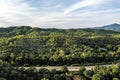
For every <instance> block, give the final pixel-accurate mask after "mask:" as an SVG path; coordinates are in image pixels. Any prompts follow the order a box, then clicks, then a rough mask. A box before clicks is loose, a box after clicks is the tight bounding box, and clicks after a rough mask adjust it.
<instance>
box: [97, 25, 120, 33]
mask: <svg viewBox="0 0 120 80" xmlns="http://www.w3.org/2000/svg"><path fill="white" fill-rule="evenodd" d="M95 29H104V30H113V31H120V24H117V23H114V24H111V25H106V26H102V27H96V28H95Z"/></svg>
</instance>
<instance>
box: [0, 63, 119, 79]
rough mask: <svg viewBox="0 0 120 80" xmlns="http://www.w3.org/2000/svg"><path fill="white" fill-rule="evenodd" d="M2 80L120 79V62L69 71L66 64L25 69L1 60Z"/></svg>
mask: <svg viewBox="0 0 120 80" xmlns="http://www.w3.org/2000/svg"><path fill="white" fill-rule="evenodd" d="M0 80H120V63H117V64H113V65H112V66H95V67H94V68H93V69H91V70H86V68H85V67H82V66H81V67H80V68H79V71H69V70H68V68H67V67H66V66H63V67H61V70H56V69H52V70H48V69H45V68H40V69H36V68H34V67H30V68H28V69H25V68H24V67H12V66H10V65H8V64H7V63H5V62H0Z"/></svg>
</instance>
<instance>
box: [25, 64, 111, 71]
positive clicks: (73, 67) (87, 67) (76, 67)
mask: <svg viewBox="0 0 120 80" xmlns="http://www.w3.org/2000/svg"><path fill="white" fill-rule="evenodd" d="M98 66H111V65H98ZM94 67H95V66H85V68H86V70H91V69H93V68H94ZM24 68H25V69H28V68H29V67H24ZM35 68H36V69H37V70H39V69H40V68H46V69H48V70H52V69H56V70H61V68H62V66H45V67H35ZM67 68H68V70H69V71H78V70H79V68H80V66H68V67H67Z"/></svg>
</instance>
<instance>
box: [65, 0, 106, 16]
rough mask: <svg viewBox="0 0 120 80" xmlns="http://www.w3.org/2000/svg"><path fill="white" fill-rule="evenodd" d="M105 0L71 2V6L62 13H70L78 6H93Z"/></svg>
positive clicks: (78, 7)
mask: <svg viewBox="0 0 120 80" xmlns="http://www.w3.org/2000/svg"><path fill="white" fill-rule="evenodd" d="M103 1H104V2H105V0H82V1H80V2H78V3H76V4H73V5H72V6H70V7H68V8H67V9H66V10H65V11H64V13H65V14H67V13H70V12H72V11H74V10H77V9H80V8H84V7H89V6H95V5H98V4H101V3H102V2H103Z"/></svg>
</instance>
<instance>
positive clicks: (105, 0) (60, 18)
mask: <svg viewBox="0 0 120 80" xmlns="http://www.w3.org/2000/svg"><path fill="white" fill-rule="evenodd" d="M112 23H120V0H0V26H1V27H8V26H21V25H28V26H32V27H41V28H86V27H97V26H102V25H106V24H112Z"/></svg>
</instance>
